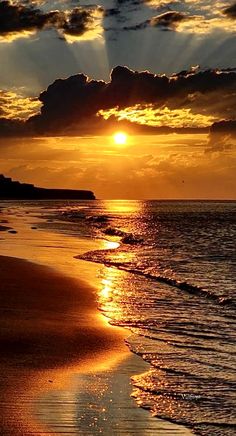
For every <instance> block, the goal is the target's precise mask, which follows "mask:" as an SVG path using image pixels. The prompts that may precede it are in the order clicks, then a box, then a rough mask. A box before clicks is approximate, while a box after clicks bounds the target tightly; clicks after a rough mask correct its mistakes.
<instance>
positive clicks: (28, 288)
mask: <svg viewBox="0 0 236 436" xmlns="http://www.w3.org/2000/svg"><path fill="white" fill-rule="evenodd" d="M0 276H1V282H0V307H1V309H0V311H1V321H0V327H1V328H0V347H1V348H0V349H1V358H0V366H1V371H0V372H1V374H0V385H1V408H2V410H1V415H2V417H3V421H2V422H1V426H0V434H1V435H5V434H12V435H23V434H26V433H25V432H26V429H27V428H28V426H29V425H30V426H31V423H29V422H24V419H23V421H22V422H21V419H20V418H19V417H24V416H25V414H26V413H27V411H28V407H29V404H28V403H29V402H30V398H31V397H33V396H35V390H39V391H41V390H42V389H45V390H47V389H48V388H49V386H48V385H49V384H52V383H54V387H56V386H57V385H58V383H59V384H60V383H61V378H64V374H65V373H66V369H67V370H68V369H69V367H71V366H72V365H74V370H76V368H75V366H76V367H80V370H83V368H85V367H86V366H89V365H96V359H97V357H98V355H99V360H101V361H102V360H103V358H104V356H103V355H106V359H108V360H109V359H110V358H112V357H115V355H116V353H119V357H121V358H122V352H123V353H124V352H125V351H124V350H120V348H121V347H120V345H121V344H122V340H123V338H124V334H123V331H121V330H120V329H115V331H113V334H112V335H111V333H110V331H109V329H108V328H107V326H106V324H105V323H103V322H102V319H101V318H99V317H97V316H96V315H97V314H96V313H95V310H96V302H95V296H94V293H93V290H92V289H91V288H89V286H88V285H86V284H85V283H83V282H80V281H79V280H77V281H76V280H73V279H69V278H68V277H65V276H63V275H61V274H59V273H57V272H56V271H53V270H51V269H50V268H47V267H42V266H41V265H36V264H33V263H30V262H27V261H24V260H20V259H14V258H9V257H2V256H1V257H0ZM59 369H61V370H62V373H61V374H60V375H59V374H57V373H58V370H59ZM61 375H63V377H61ZM20 398H21V399H22V401H20ZM16 404H17V422H15V418H14V412H15V408H16ZM28 418H29V417H28ZM16 425H17V428H16V427H15V426H16ZM25 425H26V428H25Z"/></svg>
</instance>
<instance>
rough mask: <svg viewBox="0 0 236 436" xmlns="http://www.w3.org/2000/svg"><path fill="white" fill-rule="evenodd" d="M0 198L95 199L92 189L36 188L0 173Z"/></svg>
mask: <svg viewBox="0 0 236 436" xmlns="http://www.w3.org/2000/svg"><path fill="white" fill-rule="evenodd" d="M0 198H1V199H5V200H10V199H12V200H95V195H94V193H93V192H92V191H85V190H77V189H47V188H38V187H37V186H34V185H31V184H29V183H20V182H15V181H13V180H12V179H11V178H9V177H4V176H3V175H1V174H0Z"/></svg>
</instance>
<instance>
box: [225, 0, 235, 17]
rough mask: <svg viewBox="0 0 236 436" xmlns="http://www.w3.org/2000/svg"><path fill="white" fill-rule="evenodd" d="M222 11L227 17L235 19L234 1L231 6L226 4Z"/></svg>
mask: <svg viewBox="0 0 236 436" xmlns="http://www.w3.org/2000/svg"><path fill="white" fill-rule="evenodd" d="M223 13H224V14H225V15H226V16H227V17H228V18H232V19H236V3H234V4H233V5H231V6H228V7H227V8H225V9H224V10H223Z"/></svg>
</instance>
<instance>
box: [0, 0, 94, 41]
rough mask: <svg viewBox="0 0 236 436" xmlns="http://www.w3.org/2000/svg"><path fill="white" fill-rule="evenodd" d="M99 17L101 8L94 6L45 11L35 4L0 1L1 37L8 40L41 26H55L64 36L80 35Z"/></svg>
mask: <svg viewBox="0 0 236 436" xmlns="http://www.w3.org/2000/svg"><path fill="white" fill-rule="evenodd" d="M99 17H100V18H101V10H100V9H99V8H98V7H97V6H93V7H87V8H85V7H76V8H74V9H72V10H69V11H63V10H53V11H49V12H44V11H42V10H40V9H38V8H36V7H35V6H34V4H31V5H29V4H25V5H24V4H19V3H16V2H11V1H2V2H0V37H1V40H2V41H4V40H5V41H11V40H12V39H15V38H18V37H22V36H28V35H30V34H32V33H35V32H36V31H39V30H43V29H44V30H45V29H56V30H57V31H58V32H59V33H60V34H61V35H64V36H65V37H66V36H67V35H70V36H74V37H80V36H82V35H84V34H85V33H86V32H88V31H91V30H94V29H95V28H96V27H97V25H98V23H97V19H98V18H99Z"/></svg>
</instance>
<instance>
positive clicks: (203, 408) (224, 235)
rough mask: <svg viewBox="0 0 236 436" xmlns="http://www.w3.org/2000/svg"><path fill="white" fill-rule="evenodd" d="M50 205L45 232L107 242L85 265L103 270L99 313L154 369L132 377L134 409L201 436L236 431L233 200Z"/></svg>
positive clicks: (235, 211) (235, 208)
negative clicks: (123, 332)
mask: <svg viewBox="0 0 236 436" xmlns="http://www.w3.org/2000/svg"><path fill="white" fill-rule="evenodd" d="M49 206H50V207H49ZM45 208H46V209H47V218H48V222H47V226H51V227H53V228H54V229H57V230H60V231H63V232H70V233H73V234H74V236H75V237H76V235H78V236H83V237H90V238H91V237H92V238H105V239H107V240H109V241H111V247H112V248H110V249H109V250H99V251H94V252H89V253H84V254H83V255H82V256H80V258H83V259H85V260H87V261H91V262H98V263H101V264H102V265H103V266H104V267H103V268H102V269H101V277H100V279H101V292H100V294H99V302H98V303H99V307H100V310H101V311H102V312H103V313H104V315H106V316H107V317H108V318H109V319H110V322H111V323H113V324H115V325H119V326H123V327H126V328H127V329H129V331H130V336H129V338H128V340H127V343H128V346H129V347H130V350H131V351H132V352H134V353H137V354H138V355H140V356H141V357H142V358H143V359H144V360H145V361H147V362H149V364H150V369H149V370H148V372H146V373H145V374H142V375H139V376H135V375H134V376H133V377H132V383H133V386H134V390H133V396H134V397H135V399H136V401H137V403H138V404H139V405H140V406H142V407H144V408H146V409H149V410H150V411H151V412H152V413H154V414H155V415H156V416H158V417H160V418H163V419H167V420H169V421H173V422H176V423H181V424H184V425H186V426H188V427H191V428H193V429H194V431H195V432H196V433H197V434H200V435H211V436H213V435H214V436H215V435H216V436H218V435H219V436H223V435H234V434H236V377H235V370H236V314H235V307H236V295H235V277H236V202H212V201H209V202H207V201H203V202H201V201H118V200H117V201H115V200H114V201H93V202H86V201H85V202H63V203H60V202H57V203H55V204H54V205H52V204H50V205H49V204H47V205H46V206H45ZM49 209H50V210H49ZM45 213H46V212H44V215H45ZM55 218H56V220H55ZM52 219H53V222H51V221H52Z"/></svg>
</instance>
